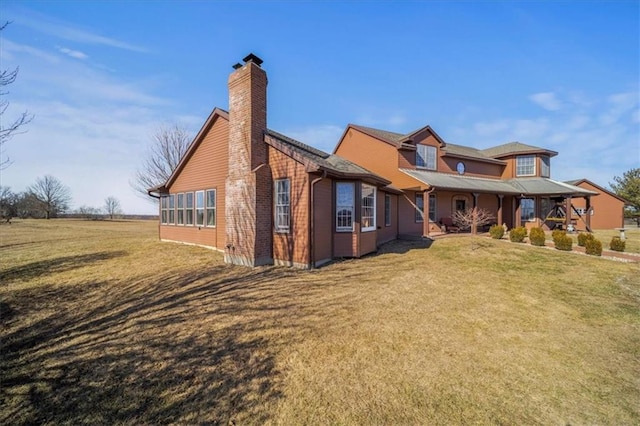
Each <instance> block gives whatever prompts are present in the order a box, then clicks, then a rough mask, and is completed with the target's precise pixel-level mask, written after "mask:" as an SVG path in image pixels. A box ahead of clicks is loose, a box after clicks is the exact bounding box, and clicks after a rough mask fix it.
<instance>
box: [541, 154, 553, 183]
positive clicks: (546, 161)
mask: <svg viewBox="0 0 640 426" xmlns="http://www.w3.org/2000/svg"><path fill="white" fill-rule="evenodd" d="M540 176H541V177H545V178H548V177H549V176H551V157H549V156H548V155H544V156H542V157H540Z"/></svg>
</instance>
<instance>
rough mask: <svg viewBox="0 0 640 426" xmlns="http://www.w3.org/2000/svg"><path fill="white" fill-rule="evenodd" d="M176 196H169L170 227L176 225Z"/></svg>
mask: <svg viewBox="0 0 640 426" xmlns="http://www.w3.org/2000/svg"><path fill="white" fill-rule="evenodd" d="M175 208H176V196H175V195H174V194H171V195H169V223H170V224H171V225H175V224H176V210H175Z"/></svg>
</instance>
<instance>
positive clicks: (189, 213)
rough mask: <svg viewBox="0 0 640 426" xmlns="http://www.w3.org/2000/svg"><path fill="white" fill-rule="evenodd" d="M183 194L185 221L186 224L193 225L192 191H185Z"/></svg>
mask: <svg viewBox="0 0 640 426" xmlns="http://www.w3.org/2000/svg"><path fill="white" fill-rule="evenodd" d="M184 195H185V198H186V200H185V201H186V203H185V204H186V207H185V209H184V216H185V218H184V219H185V223H186V224H187V225H193V192H187V193H186V194H184Z"/></svg>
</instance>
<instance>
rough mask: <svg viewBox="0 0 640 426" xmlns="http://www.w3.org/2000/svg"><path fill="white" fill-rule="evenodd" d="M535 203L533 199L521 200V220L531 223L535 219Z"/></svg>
mask: <svg viewBox="0 0 640 426" xmlns="http://www.w3.org/2000/svg"><path fill="white" fill-rule="evenodd" d="M535 206H536V204H535V201H534V200H533V198H521V199H520V220H521V221H522V222H530V221H532V220H534V219H535Z"/></svg>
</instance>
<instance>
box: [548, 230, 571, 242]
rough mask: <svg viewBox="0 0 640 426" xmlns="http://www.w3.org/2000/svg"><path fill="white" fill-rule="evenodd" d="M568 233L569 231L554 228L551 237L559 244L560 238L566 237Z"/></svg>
mask: <svg viewBox="0 0 640 426" xmlns="http://www.w3.org/2000/svg"><path fill="white" fill-rule="evenodd" d="M566 235H567V231H563V230H562V229H554V231H553V232H552V233H551V239H552V240H553V242H554V243H556V244H557V240H558V238H560V237H565V236H566Z"/></svg>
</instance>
